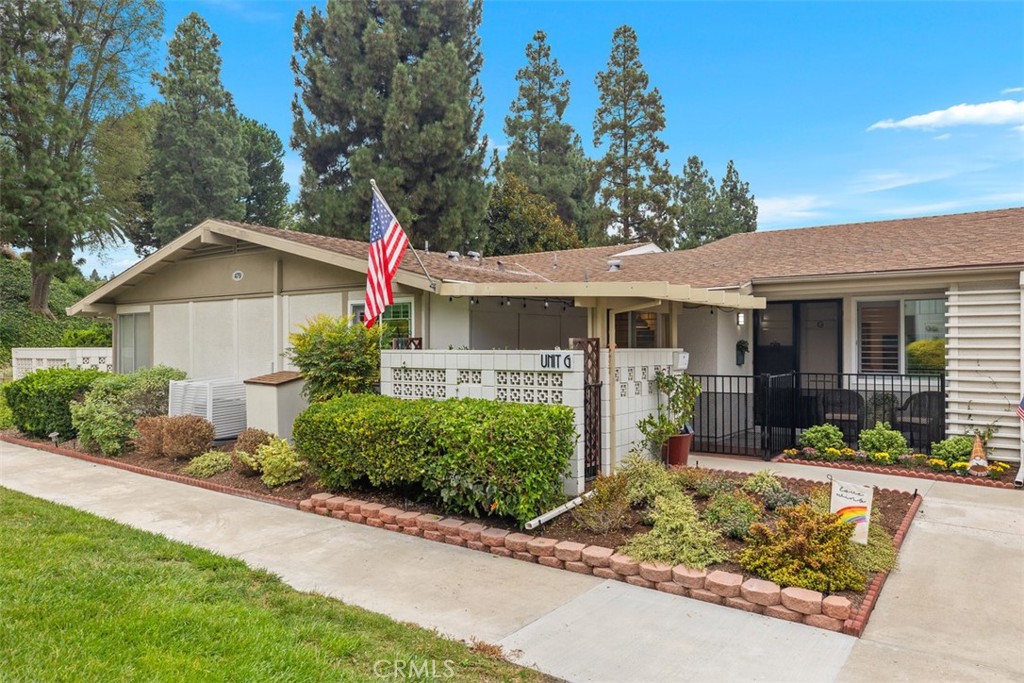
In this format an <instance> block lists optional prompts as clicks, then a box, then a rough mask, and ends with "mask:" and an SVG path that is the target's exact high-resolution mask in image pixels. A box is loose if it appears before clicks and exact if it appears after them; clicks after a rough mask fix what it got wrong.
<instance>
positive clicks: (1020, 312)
mask: <svg viewBox="0 0 1024 683" xmlns="http://www.w3.org/2000/svg"><path fill="white" fill-rule="evenodd" d="M946 295H947V297H948V307H947V311H946V318H947V321H946V322H947V328H948V332H947V336H948V340H949V341H948V347H947V363H946V367H947V372H948V385H947V389H948V400H947V402H946V430H947V432H948V433H949V434H962V433H964V431H965V430H967V429H968V428H982V429H984V428H985V427H986V426H988V425H991V424H994V425H995V426H996V427H997V428H998V431H997V432H996V434H995V436H993V437H992V440H991V441H990V442H989V445H990V446H991V447H992V448H993V452H992V454H993V456H994V457H995V458H998V459H1001V460H1015V461H1019V460H1020V457H1021V421H1020V420H1019V419H1017V415H1016V413H1015V407H1016V405H1017V403H1018V402H1019V401H1020V397H1021V392H1022V391H1024V367H1022V365H1024V361H1022V359H1021V354H1022V348H1021V336H1022V333H1024V322H1022V317H1024V297H1022V285H1021V282H1012V281H1011V282H1006V283H997V284H989V283H986V284H983V285H972V284H960V285H954V286H953V287H951V288H950V290H949V291H948V292H947V293H946Z"/></svg>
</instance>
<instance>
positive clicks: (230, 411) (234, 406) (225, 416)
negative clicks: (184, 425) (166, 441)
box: [167, 377, 245, 439]
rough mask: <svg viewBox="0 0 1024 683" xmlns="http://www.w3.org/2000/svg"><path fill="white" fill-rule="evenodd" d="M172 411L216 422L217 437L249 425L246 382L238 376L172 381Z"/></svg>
mask: <svg viewBox="0 0 1024 683" xmlns="http://www.w3.org/2000/svg"><path fill="white" fill-rule="evenodd" d="M167 413H168V415H198V416H199V417H203V418H206V419H207V420H209V421H210V422H212V423H213V429H214V436H213V438H215V439H233V438H235V437H236V436H238V435H239V434H240V433H241V432H242V430H243V429H245V384H243V383H242V380H240V379H236V378H234V377H215V378H210V379H185V380H180V381H172V382H171V387H170V400H169V401H168V411H167Z"/></svg>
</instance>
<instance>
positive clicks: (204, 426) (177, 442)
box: [163, 415, 214, 460]
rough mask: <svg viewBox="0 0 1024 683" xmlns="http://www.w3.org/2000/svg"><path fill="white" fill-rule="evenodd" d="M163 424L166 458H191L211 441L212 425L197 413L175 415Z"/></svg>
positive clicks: (208, 445)
mask: <svg viewBox="0 0 1024 683" xmlns="http://www.w3.org/2000/svg"><path fill="white" fill-rule="evenodd" d="M163 424H164V431H163V453H164V455H166V456H167V457H168V458H173V459H175V460H177V459H178V458H185V459H187V460H191V459H192V458H194V457H196V456H197V455H200V454H202V453H205V452H206V450H207V449H208V448H209V447H210V444H211V443H213V435H214V428H213V425H212V424H210V422H209V421H208V420H206V419H205V418H202V417H199V416H198V415H175V416H173V417H168V418H166V419H165V420H164V423H163Z"/></svg>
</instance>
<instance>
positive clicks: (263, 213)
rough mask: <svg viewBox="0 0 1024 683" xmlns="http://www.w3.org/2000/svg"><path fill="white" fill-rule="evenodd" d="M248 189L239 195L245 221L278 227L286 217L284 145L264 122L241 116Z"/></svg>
mask: <svg viewBox="0 0 1024 683" xmlns="http://www.w3.org/2000/svg"><path fill="white" fill-rule="evenodd" d="M240 121H241V132H242V147H243V148H244V151H245V165H246V169H247V177H248V180H247V183H246V184H247V185H248V190H247V191H246V192H245V193H244V194H243V195H242V204H243V205H244V206H245V216H243V218H242V220H244V221H245V222H246V223H255V224H256V225H266V226H269V227H271V228H277V227H281V226H282V225H283V224H284V223H285V221H286V220H287V218H288V214H289V210H290V208H289V206H288V183H286V182H285V181H284V178H283V175H284V161H282V159H283V158H284V145H282V144H281V138H280V137H278V135H277V133H275V132H274V131H273V130H271V129H270V128H268V127H267V126H266V125H264V124H262V123H260V122H259V121H255V120H253V119H250V118H247V117H245V116H242V117H240Z"/></svg>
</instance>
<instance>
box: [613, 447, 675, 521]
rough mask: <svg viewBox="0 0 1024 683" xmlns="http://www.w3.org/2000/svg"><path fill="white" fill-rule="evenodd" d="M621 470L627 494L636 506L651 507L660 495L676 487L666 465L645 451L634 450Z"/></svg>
mask: <svg viewBox="0 0 1024 683" xmlns="http://www.w3.org/2000/svg"><path fill="white" fill-rule="evenodd" d="M620 472H622V474H623V476H624V478H625V481H626V496H627V498H628V499H629V503H630V505H632V506H633V507H635V508H641V509H642V508H649V507H651V506H653V505H654V500H655V499H656V498H657V497H658V496H663V495H665V494H666V493H668V491H669V490H670V489H673V488H676V487H675V484H674V483H673V482H672V477H671V476H670V475H669V473H668V470H666V469H665V466H664V465H662V464H661V463H660V462H658V461H657V460H652V459H651V458H648V457H646V456H645V455H644V454H643V453H637V452H635V451H634V452H633V453H630V454H629V455H627V456H626V457H625V458H624V459H623V461H622V468H621V469H620Z"/></svg>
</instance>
